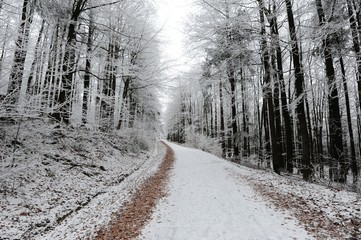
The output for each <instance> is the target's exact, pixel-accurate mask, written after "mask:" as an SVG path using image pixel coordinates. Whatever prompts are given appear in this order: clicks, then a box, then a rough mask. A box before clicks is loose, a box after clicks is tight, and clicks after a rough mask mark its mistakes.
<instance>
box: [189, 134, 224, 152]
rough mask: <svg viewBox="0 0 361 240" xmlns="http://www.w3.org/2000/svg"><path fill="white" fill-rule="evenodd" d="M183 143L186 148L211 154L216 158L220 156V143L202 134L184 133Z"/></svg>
mask: <svg viewBox="0 0 361 240" xmlns="http://www.w3.org/2000/svg"><path fill="white" fill-rule="evenodd" d="M185 141H186V143H185V145H187V146H190V147H193V148H197V149H200V150H203V151H206V152H209V153H212V154H214V155H216V156H221V155H222V148H221V146H220V143H219V142H218V141H217V140H216V139H214V138H210V137H207V136H205V135H203V134H200V133H195V132H194V131H192V130H188V131H186V136H185Z"/></svg>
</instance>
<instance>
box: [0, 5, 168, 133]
mask: <svg viewBox="0 0 361 240" xmlns="http://www.w3.org/2000/svg"><path fill="white" fill-rule="evenodd" d="M19 7H20V2H19V3H18V2H14V1H6V0H4V1H1V12H0V20H1V23H2V27H1V29H0V32H1V35H2V38H1V39H0V46H2V54H1V59H0V60H1V63H0V64H1V65H0V66H1V68H0V71H1V72H0V73H1V80H2V82H1V85H0V90H1V92H2V93H4V95H5V100H4V101H3V102H1V105H0V107H1V112H0V114H1V115H5V114H6V115H8V116H14V114H15V113H16V112H18V113H21V114H26V115H31V116H34V117H35V116H37V115H40V114H42V115H44V114H45V115H48V116H50V117H52V118H54V119H55V120H57V121H59V122H63V123H65V124H68V125H70V124H71V125H74V126H80V125H83V124H85V125H87V126H89V127H95V128H101V129H103V130H111V129H121V128H136V127H137V128H146V126H148V127H149V129H154V130H155V129H156V130H159V129H160V123H159V121H160V119H159V110H158V109H159V102H158V100H157V99H158V98H157V95H156V94H155V92H156V90H157V88H158V87H159V86H160V85H161V82H160V80H159V79H161V69H162V68H161V64H160V60H159V57H160V50H159V47H158V45H159V43H158V37H157V35H158V31H159V30H158V29H157V28H156V27H155V24H154V21H153V19H154V16H155V14H156V12H155V9H154V7H153V6H152V3H151V2H150V1H110V0H100V1H95V0H69V1H60V0H50V1H37V0H24V1H22V8H21V12H17V13H18V15H15V14H14V12H16V9H17V8H19ZM14 23H17V25H18V26H17V29H16V28H15V27H13V25H14ZM11 34H12V35H13V36H14V37H12V36H11ZM7 80H8V81H7ZM6 86H7V88H6ZM5 106H7V108H6V109H7V110H5ZM9 107H10V109H11V110H9ZM143 125H144V126H143ZM150 125H151V126H150Z"/></svg>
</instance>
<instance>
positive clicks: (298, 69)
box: [285, 0, 313, 181]
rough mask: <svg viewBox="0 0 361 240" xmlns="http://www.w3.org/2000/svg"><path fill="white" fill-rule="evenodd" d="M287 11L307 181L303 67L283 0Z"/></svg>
mask: <svg viewBox="0 0 361 240" xmlns="http://www.w3.org/2000/svg"><path fill="white" fill-rule="evenodd" d="M285 2H286V9H287V20H288V26H289V32H290V37H291V48H292V58H293V66H294V72H295V89H296V101H297V107H296V112H297V117H298V121H299V127H300V131H301V136H302V175H303V179H304V180H306V181H308V180H310V178H311V175H312V171H313V170H312V167H311V158H310V150H309V148H310V139H309V135H308V129H307V121H306V114H305V107H304V89H303V87H304V86H303V85H304V82H305V80H304V75H303V66H302V62H301V61H300V53H299V47H298V40H297V35H296V27H295V21H294V18H293V11H292V4H291V1H290V0H285Z"/></svg>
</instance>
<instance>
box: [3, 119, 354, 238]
mask: <svg viewBox="0 0 361 240" xmlns="http://www.w3.org/2000/svg"><path fill="white" fill-rule="evenodd" d="M19 127H20V128H19ZM17 135H18V136H17ZM0 136H1V137H0V142H1V143H0V148H1V149H0V154H1V155H0V157H1V158H0V160H1V162H0V211H1V214H0V239H11V240H13V239H54V240H56V239H59V240H60V239H135V238H138V239H152V240H157V239H160V240H163V239H173V240H177V239H197V240H198V239H240V237H241V238H242V239H361V196H360V195H359V194H357V193H353V192H349V191H345V190H341V189H337V188H328V187H326V186H320V185H316V184H312V183H307V182H304V181H302V180H301V179H299V178H296V177H294V176H278V175H276V174H274V173H272V172H269V171H264V170H257V169H252V168H247V167H244V166H240V165H237V164H235V163H231V162H229V161H225V160H223V159H219V158H217V157H215V156H214V155H211V154H208V153H205V152H203V151H200V150H196V149H191V148H185V147H181V146H178V145H176V144H172V143H167V144H169V146H170V147H171V148H172V149H170V148H166V147H164V146H163V145H162V144H160V143H159V144H156V145H155V146H154V147H151V148H149V149H147V148H144V149H143V150H142V149H140V148H137V147H135V146H138V145H145V144H139V143H140V142H141V139H138V138H136V134H133V133H131V132H128V133H124V132H123V133H118V134H117V133H112V134H104V133H101V132H92V131H89V130H87V129H77V130H72V129H63V128H61V126H59V125H57V124H52V123H51V122H46V121H45V122H44V121H43V120H34V121H24V122H22V123H19V124H10V125H8V126H4V125H2V128H0ZM16 136H17V137H16ZM125 136H126V137H125ZM15 138H16V140H15ZM172 150H173V151H174V157H173V152H172ZM166 153H167V154H166ZM164 156H165V157H164ZM174 160H175V161H174ZM136 236H138V237H136Z"/></svg>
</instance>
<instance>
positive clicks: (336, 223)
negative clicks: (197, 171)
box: [232, 165, 361, 239]
mask: <svg viewBox="0 0 361 240" xmlns="http://www.w3.org/2000/svg"><path fill="white" fill-rule="evenodd" d="M238 167H239V169H240V170H238V172H240V171H241V172H242V173H241V174H240V173H237V171H235V170H232V172H233V174H234V175H237V176H238V177H239V178H240V179H241V180H243V181H244V180H246V181H247V182H248V184H250V185H251V186H253V188H254V189H255V190H256V191H257V192H258V193H260V194H261V195H263V196H264V197H265V199H266V200H269V201H271V202H272V203H273V205H275V206H277V208H278V209H281V210H283V209H286V210H287V211H288V212H291V213H292V215H293V216H295V217H297V219H299V220H300V221H301V222H302V224H303V225H304V226H305V227H306V229H308V230H309V231H311V232H312V233H313V234H314V235H315V236H316V237H317V238H318V239H361V196H360V194H357V193H355V192H349V191H346V190H342V189H341V188H328V187H326V186H321V185H318V184H312V183H308V182H305V181H303V180H301V179H299V178H297V177H294V176H279V175H276V174H271V173H270V172H266V171H263V170H255V169H250V168H247V167H243V166H239V165H238Z"/></svg>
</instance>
